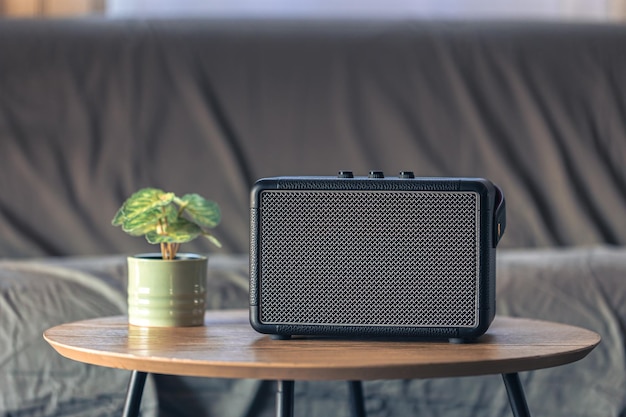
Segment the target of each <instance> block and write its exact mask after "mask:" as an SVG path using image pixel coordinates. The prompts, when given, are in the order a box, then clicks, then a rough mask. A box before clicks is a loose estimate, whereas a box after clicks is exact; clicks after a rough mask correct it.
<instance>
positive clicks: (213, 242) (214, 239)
mask: <svg viewBox="0 0 626 417" xmlns="http://www.w3.org/2000/svg"><path fill="white" fill-rule="evenodd" d="M202 236H204V237H206V238H207V239H208V240H209V242H211V243H212V244H214V245H215V246H217V247H218V248H221V247H222V243H221V242H220V241H219V240H217V238H216V237H215V236H213V235H211V234H209V233H203V234H202Z"/></svg>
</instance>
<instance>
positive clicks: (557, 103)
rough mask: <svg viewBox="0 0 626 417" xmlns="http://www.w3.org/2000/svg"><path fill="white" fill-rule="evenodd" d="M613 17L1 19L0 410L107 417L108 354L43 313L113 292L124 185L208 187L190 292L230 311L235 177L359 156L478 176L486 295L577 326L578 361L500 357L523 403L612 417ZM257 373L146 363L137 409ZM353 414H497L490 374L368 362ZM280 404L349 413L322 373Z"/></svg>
mask: <svg viewBox="0 0 626 417" xmlns="http://www.w3.org/2000/svg"><path fill="white" fill-rule="evenodd" d="M625 45H626V27H625V26H622V25H610V24H582V23H568V24H564V23H555V22H542V23H536V22H535V23H531V22H501V23H497V22H431V21H415V20H392V19H383V20H378V21H376V20H347V21H345V20H344V21H342V20H332V19H330V20H326V21H323V20H309V21H304V20H301V21H293V20H288V19H281V20H262V19H257V20H238V19H227V20H209V19H196V20H152V21H150V20H80V21H78V20H76V21H72V20H68V21H29V20H23V21H0V258H1V259H0V324H1V325H0V415H4V416H109V415H111V416H112V415H119V414H120V411H121V408H122V402H123V396H124V393H125V389H126V384H127V382H128V377H129V373H128V371H122V370H113V369H104V368H99V367H94V366H89V365H84V364H79V363H75V362H72V361H70V360H67V359H64V358H62V357H60V356H59V355H57V354H56V353H55V352H54V351H53V350H52V349H51V348H50V347H49V346H48V345H47V344H46V343H45V342H44V341H43V339H42V337H41V334H42V332H43V331H44V330H45V329H46V328H48V327H50V326H53V325H55V324H59V323H63V322H67V321H73V320H78V319H83V318H90V317H97V316H105V315H114V314H123V313H124V312H125V308H126V306H125V274H126V270H125V268H126V266H125V258H124V255H125V254H133V253H138V252H146V251H150V250H152V248H151V247H150V246H148V245H147V243H145V241H143V239H140V238H132V237H129V236H126V235H125V234H124V233H122V232H121V231H120V230H119V229H117V228H114V227H112V226H111V225H110V220H111V218H112V217H113V215H114V214H115V211H116V210H117V208H118V206H119V205H120V204H121V202H122V201H123V200H124V199H125V198H126V197H127V196H128V195H130V194H131V193H132V192H133V191H135V190H136V189H138V188H140V187H144V186H155V187H160V188H163V189H167V190H171V191H175V192H177V193H187V192H198V193H201V194H203V195H206V196H208V197H210V198H212V199H214V200H216V201H217V202H218V203H219V204H220V206H221V208H222V211H223V222H222V224H221V225H220V226H219V227H218V228H217V229H216V234H217V235H218V237H219V238H220V240H221V241H222V243H223V244H224V247H223V248H222V249H221V250H213V249H212V248H210V247H209V246H208V245H206V246H205V245H204V244H203V243H202V242H194V243H192V244H189V245H187V246H186V247H185V249H186V250H187V251H197V252H201V253H207V252H209V253H210V261H209V263H210V267H209V276H208V281H209V286H210V288H211V290H210V295H209V306H210V308H214V309H217V308H247V293H248V287H247V285H248V276H247V273H248V265H247V262H248V261H247V259H248V257H247V253H248V240H249V238H248V229H249V226H248V224H249V201H248V195H249V190H250V187H251V185H252V184H253V182H254V181H255V180H256V179H258V178H261V177H267V176H274V175H334V174H335V173H336V172H337V171H338V170H339V169H350V170H352V171H354V172H356V173H357V174H364V173H366V172H367V171H369V170H371V169H377V170H383V171H385V172H386V173H388V174H395V173H397V172H398V171H400V170H411V171H415V172H416V173H417V174H418V175H420V176H478V177H485V178H489V179H491V180H492V181H494V182H495V183H497V184H498V185H499V186H500V187H501V188H502V189H503V190H504V192H505V194H506V198H507V211H508V213H507V217H508V226H507V231H506V234H505V236H504V238H503V239H502V241H501V244H500V248H499V251H498V257H497V312H498V314H502V315H512V316H524V317H533V318H540V319H546V320H552V321H558V322H563V323H570V324H575V325H580V326H584V327H586V328H589V329H592V330H594V331H596V332H598V333H600V334H601V336H602V338H603V340H602V343H601V344H600V345H599V346H598V347H597V348H596V349H595V350H594V351H593V352H592V353H591V354H590V355H589V356H588V357H587V358H585V359H584V360H582V361H580V362H577V363H574V364H571V365H567V366H563V367H558V368H553V369H546V370H541V371H535V372H528V373H524V374H522V375H521V377H522V382H523V384H524V387H525V389H526V392H527V396H528V401H529V405H530V409H531V411H532V412H533V413H534V415H537V416H551V417H553V416H601V417H619V416H622V417H623V416H626V351H625V345H624V336H625V331H626V78H625V77H624V74H626V46H625ZM272 389H273V388H272V384H271V383H270V382H268V381H253V380H225V379H217V380H212V379H201V378H190V377H175V376H167V375H154V376H152V378H151V379H150V380H149V382H148V386H147V388H146V394H145V397H144V403H143V415H145V416H156V415H159V416H187V415H189V416H192V415H193V416H199V415H206V416H240V417H243V416H256V415H258V416H265V415H272V414H273V411H272V407H273V395H272ZM364 389H365V400H366V409H367V413H368V415H369V416H391V415H393V416H409V415H417V414H422V415H429V416H439V415H442V416H443V415H445V416H461V415H464V416H465V415H492V416H500V415H502V416H505V415H510V412H511V410H510V409H509V408H508V404H507V399H506V394H505V392H504V388H503V386H502V383H501V380H500V378H499V377H497V376H493V377H480V378H459V379H438V380H408V381H371V382H366V383H365V385H364ZM296 413H297V415H299V416H325V415H334V416H344V415H346V416H347V415H349V410H348V402H347V389H346V386H345V384H343V383H341V382H324V383H322V382H301V383H297V384H296Z"/></svg>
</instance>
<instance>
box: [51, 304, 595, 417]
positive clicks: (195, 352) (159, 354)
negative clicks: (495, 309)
mask: <svg viewBox="0 0 626 417" xmlns="http://www.w3.org/2000/svg"><path fill="white" fill-rule="evenodd" d="M44 338H45V339H46V340H47V341H48V343H50V345H52V347H53V348H54V349H56V350H57V352H59V353H60V354H61V355H63V356H65V357H67V358H70V359H73V360H76V361H79V362H85V363H90V364H94V365H100V366H106V367H111V368H120V369H128V370H131V371H133V372H132V373H131V379H130V383H129V390H128V394H127V398H126V405H125V408H124V415H125V416H131V415H137V414H138V412H139V403H140V400H141V395H142V391H143V385H144V382H145V378H146V375H147V373H150V372H152V373H161V374H175V375H188V376H201V377H214V378H252V379H269V380H276V381H277V394H276V399H277V405H276V410H277V411H276V412H277V415H278V416H290V415H292V413H293V383H294V381H296V380H345V381H351V385H350V386H351V388H352V391H351V392H352V395H353V407H354V412H355V413H356V414H357V415H364V414H365V412H364V409H363V405H362V391H361V387H360V381H363V380H374V379H411V378H435V377H457V376H469V375H485V374H502V376H503V379H504V383H505V385H506V388H507V393H508V396H509V401H510V403H511V408H512V410H513V414H514V415H515V416H529V415H530V413H529V411H528V406H527V404H526V399H525V396H524V391H523V388H522V385H521V383H520V380H519V376H518V372H521V371H529V370H535V369H542V368H549V367H553V366H559V365H563V364H567V363H570V362H574V361H577V360H579V359H582V358H584V357H585V356H586V355H587V354H588V353H589V352H590V351H591V350H592V349H593V348H594V347H595V346H596V345H597V344H598V343H599V342H600V336H599V335H598V334H596V333H594V332H592V331H589V330H585V329H582V328H579V327H574V326H569V325H564V324H558V323H552V322H546V321H537V320H529V319H521V318H511V317H496V319H495V320H494V322H493V324H492V325H491V327H490V328H489V330H488V332H487V333H486V334H485V335H483V336H482V337H481V338H479V339H478V340H477V341H476V342H473V343H466V344H451V343H448V342H447V341H441V342H429V341H426V342H424V341H411V340H402V341H398V340H387V341H385V340H345V339H343V340H342V339H327V338H317V339H316V338H293V339H291V340H274V339H272V338H270V337H269V336H267V335H262V334H259V333H257V332H255V331H254V330H253V329H252V328H251V327H250V324H249V322H248V312H247V311H244V310H225V311H211V312H208V313H207V314H206V317H205V326H204V327H180V328H143V327H135V326H129V325H128V324H127V318H126V317H124V316H118V317H109V318H99V319H92V320H84V321H79V322H74V323H69V324H63V325H60V326H57V327H53V328H51V329H49V330H47V331H46V332H45V333H44Z"/></svg>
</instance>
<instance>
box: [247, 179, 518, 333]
mask: <svg viewBox="0 0 626 417" xmlns="http://www.w3.org/2000/svg"><path fill="white" fill-rule="evenodd" d="M505 220H506V218H505V204H504V196H503V194H502V192H501V191H500V189H499V188H498V187H496V186H495V185H494V184H492V183H491V182H490V181H488V180H485V179H481V178H415V177H414V175H413V174H412V173H411V172H401V173H400V175H399V176H397V177H384V175H383V174H382V173H381V172H379V171H372V172H370V175H369V176H368V177H354V176H353V175H352V173H351V172H349V171H347V172H346V171H340V174H339V176H338V177H277V178H266V179H261V180H259V181H257V183H256V184H255V186H254V187H253V189H252V192H251V248H250V322H251V325H252V327H253V328H254V329H256V330H257V331H259V332H261V333H267V334H272V335H275V336H277V337H290V336H292V335H320V336H350V337H353V336H355V337H424V338H448V339H456V340H463V339H470V338H475V337H477V336H480V335H481V334H483V333H484V332H485V331H486V330H487V329H488V327H489V325H490V324H491V322H492V320H493V317H494V315H495V251H496V245H497V243H498V241H499V240H500V237H501V235H502V233H503V232H504V227H505Z"/></svg>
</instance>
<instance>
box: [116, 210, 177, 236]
mask: <svg viewBox="0 0 626 417" xmlns="http://www.w3.org/2000/svg"><path fill="white" fill-rule="evenodd" d="M166 211H167V210H166ZM163 217H164V209H163V208H161V207H155V208H153V209H152V210H148V211H144V212H143V213H141V214H139V215H137V216H134V217H131V218H125V219H124V221H123V222H122V230H124V231H125V232H126V233H128V234H130V235H132V236H141V235H143V234H146V233H148V232H150V231H152V230H156V229H157V227H158V226H159V219H161V218H163Z"/></svg>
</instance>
